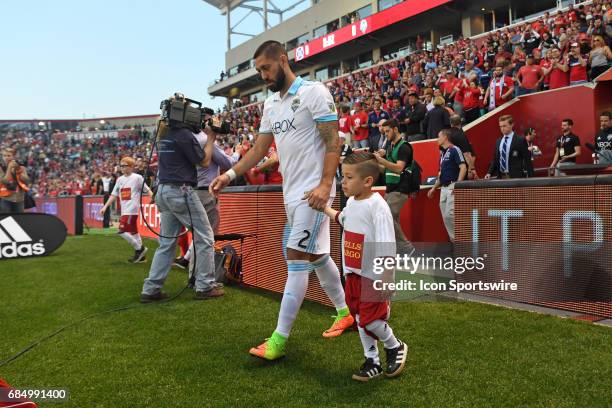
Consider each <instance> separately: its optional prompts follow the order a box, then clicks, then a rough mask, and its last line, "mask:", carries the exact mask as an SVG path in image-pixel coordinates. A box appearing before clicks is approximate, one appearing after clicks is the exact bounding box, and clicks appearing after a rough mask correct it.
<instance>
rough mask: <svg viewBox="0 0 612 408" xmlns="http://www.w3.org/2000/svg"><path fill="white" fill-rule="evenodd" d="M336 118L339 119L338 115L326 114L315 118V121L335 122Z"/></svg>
mask: <svg viewBox="0 0 612 408" xmlns="http://www.w3.org/2000/svg"><path fill="white" fill-rule="evenodd" d="M334 120H338V115H325V116H321V117H320V118H317V119H315V122H333V121H334Z"/></svg>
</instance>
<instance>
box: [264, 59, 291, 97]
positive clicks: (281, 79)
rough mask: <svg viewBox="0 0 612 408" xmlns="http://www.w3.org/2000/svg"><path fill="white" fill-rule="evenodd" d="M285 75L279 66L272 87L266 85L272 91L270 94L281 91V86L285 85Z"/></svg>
mask: <svg viewBox="0 0 612 408" xmlns="http://www.w3.org/2000/svg"><path fill="white" fill-rule="evenodd" d="M286 77H287V76H286V75H285V71H283V68H282V67H281V66H280V64H279V66H278V73H277V74H276V78H274V84H273V85H268V88H269V89H270V90H271V91H272V92H278V91H280V90H281V89H283V86H284V85H285V79H286Z"/></svg>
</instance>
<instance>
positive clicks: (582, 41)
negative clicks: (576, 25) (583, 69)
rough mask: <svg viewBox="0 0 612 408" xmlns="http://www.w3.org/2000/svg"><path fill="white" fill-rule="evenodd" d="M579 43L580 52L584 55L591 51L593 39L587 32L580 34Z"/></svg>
mask: <svg viewBox="0 0 612 408" xmlns="http://www.w3.org/2000/svg"><path fill="white" fill-rule="evenodd" d="M578 44H579V45H580V53H581V54H582V55H584V56H587V55H589V53H590V52H591V39H590V38H589V36H588V35H587V33H580V34H578Z"/></svg>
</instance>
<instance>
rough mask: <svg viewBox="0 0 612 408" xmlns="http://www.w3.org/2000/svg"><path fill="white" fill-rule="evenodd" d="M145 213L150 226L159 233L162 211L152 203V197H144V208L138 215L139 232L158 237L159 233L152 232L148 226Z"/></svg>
mask: <svg viewBox="0 0 612 408" xmlns="http://www.w3.org/2000/svg"><path fill="white" fill-rule="evenodd" d="M143 215H144V218H145V220H146V222H147V223H148V224H149V226H150V227H151V228H152V229H153V230H154V231H155V232H157V233H159V223H160V212H159V210H158V209H157V206H156V205H155V204H151V197H147V196H143V197H142V208H141V210H140V214H139V216H138V232H140V235H142V236H143V237H148V238H153V239H157V235H155V234H154V233H153V232H151V230H149V227H147V224H146V223H145V220H143Z"/></svg>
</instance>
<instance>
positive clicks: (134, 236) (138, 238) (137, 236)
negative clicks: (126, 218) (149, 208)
mask: <svg viewBox="0 0 612 408" xmlns="http://www.w3.org/2000/svg"><path fill="white" fill-rule="evenodd" d="M132 237H133V238H134V239H135V240H136V243H137V244H138V248H136V249H140V248H142V238H140V234H134V235H132Z"/></svg>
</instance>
